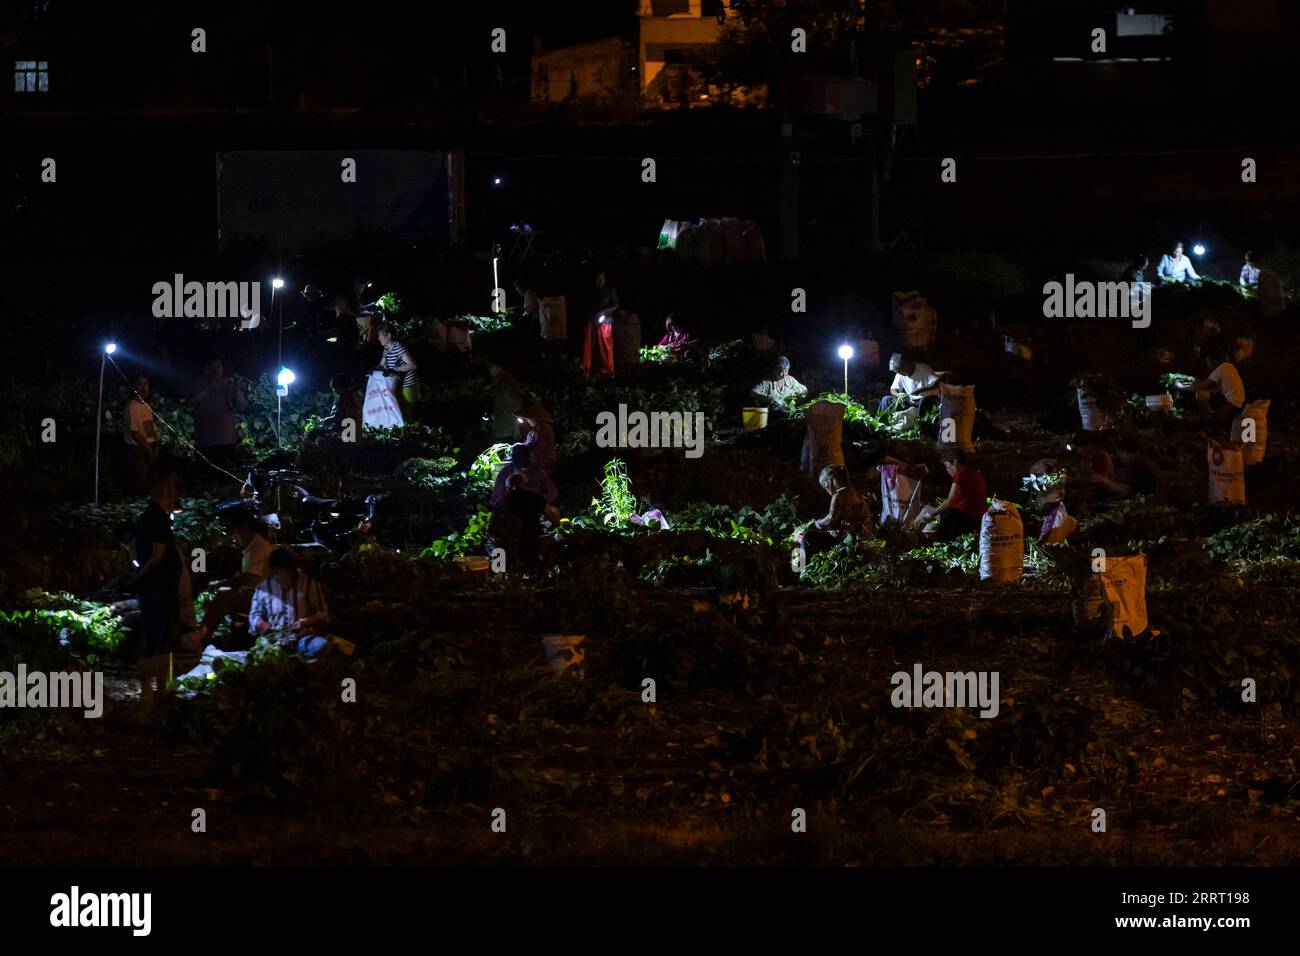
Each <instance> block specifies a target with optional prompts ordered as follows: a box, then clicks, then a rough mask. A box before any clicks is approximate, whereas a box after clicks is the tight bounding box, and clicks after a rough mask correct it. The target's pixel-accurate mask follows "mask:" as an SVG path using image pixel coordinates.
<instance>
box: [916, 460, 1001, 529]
mask: <svg viewBox="0 0 1300 956" xmlns="http://www.w3.org/2000/svg"><path fill="white" fill-rule="evenodd" d="M943 467H944V469H945V470H946V471H947V472H948V476H949V477H950V478H952V486H951V487H950V488H949V489H948V497H947V498H945V499H944V500H943V501H942V502H941V503H940V504H939V505H938V506H937V507H936V506H934V505H927V506H926V507H924V508H922V509H921V513H920V514H919V515H917V519H916V520H917V521H919V522H921V523H925V522H928V521H931V520H932V519H934V518H935V517H936V516H937V517H938V518H939V530H938V533H937V534H936V535H935V538H936V539H937V540H939V541H952V540H955V539H956V538H960V537H961V536H962V535H964V534H967V533H969V532H971V531H978V530H979V526H980V521H981V520H982V519H983V517H984V512H985V511H987V510H988V497H989V489H988V484H987V483H986V482H985V481H984V473H983V472H982V471H980V470H979V469H978V468H976V467H975V465H974V464H973V463H971V462H970V461H969V460H968V459H967V457H966V453H965V452H964V451H962V450H961V449H960V448H954V449H951V450H948V451H945V452H944V454H943Z"/></svg>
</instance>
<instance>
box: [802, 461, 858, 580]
mask: <svg viewBox="0 0 1300 956" xmlns="http://www.w3.org/2000/svg"><path fill="white" fill-rule="evenodd" d="M818 480H819V481H820V483H821V486H822V488H824V489H825V490H826V493H827V494H828V495H830V496H831V504H830V510H829V511H827V512H826V515H825V517H822V518H818V519H817V520H816V521H814V522H813V523H812V524H811V525H810V526H809V527H808V528H807V529H806V530H805V531H804V533H803V534H802V535H801V536H800V538H799V550H800V551H801V552H802V555H803V565H802V566H803V567H805V568H806V567H807V566H808V559H809V558H811V557H812V556H813V555H814V554H817V553H819V552H821V551H825V550H827V549H828V548H832V547H834V546H835V545H836V544H838V543H839V542H840V541H843V540H844V539H845V538H846V537H853V538H855V539H859V540H860V539H862V538H869V537H871V506H870V505H869V504H868V503H867V499H866V498H864V497H862V493H861V492H860V491H858V490H857V489H856V488H854V487H853V486H852V485H850V484H849V476H848V473H847V472H845V470H844V469H843V468H842V467H840V466H838V465H827V466H826V467H825V468H823V469H822V470H821V475H820V476H819V478H818Z"/></svg>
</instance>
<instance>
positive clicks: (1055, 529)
mask: <svg viewBox="0 0 1300 956" xmlns="http://www.w3.org/2000/svg"><path fill="white" fill-rule="evenodd" d="M1077 527H1079V519H1078V518H1075V517H1074V516H1073V515H1071V514H1070V513H1069V512H1068V511H1066V510H1065V502H1061V503H1060V504H1059V505H1057V506H1056V507H1055V508H1053V509H1052V510H1051V512H1050V513H1049V514H1048V515H1047V517H1046V518H1044V519H1043V527H1042V530H1041V531H1039V532H1038V541H1039V543H1040V544H1060V543H1061V542H1062V541H1064V540H1065V539H1066V538H1068V537H1069V536H1070V534H1071V532H1073V531H1074V529H1075V528H1077Z"/></svg>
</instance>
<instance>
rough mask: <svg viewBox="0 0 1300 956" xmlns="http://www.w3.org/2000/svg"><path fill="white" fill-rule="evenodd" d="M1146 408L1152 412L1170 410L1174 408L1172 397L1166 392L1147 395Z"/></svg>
mask: <svg viewBox="0 0 1300 956" xmlns="http://www.w3.org/2000/svg"><path fill="white" fill-rule="evenodd" d="M1147 408H1148V409H1150V410H1151V411H1153V412H1172V411H1173V410H1174V397H1173V396H1172V395H1170V394H1169V393H1168V392H1161V393H1160V394H1159V395H1148V396H1147Z"/></svg>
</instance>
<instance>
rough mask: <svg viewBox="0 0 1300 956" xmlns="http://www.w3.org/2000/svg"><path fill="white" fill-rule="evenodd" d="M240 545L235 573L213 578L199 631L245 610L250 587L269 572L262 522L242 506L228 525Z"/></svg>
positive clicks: (249, 601)
mask: <svg viewBox="0 0 1300 956" xmlns="http://www.w3.org/2000/svg"><path fill="white" fill-rule="evenodd" d="M230 530H231V531H232V532H233V533H234V535H235V538H236V539H237V540H238V541H239V543H240V544H242V545H243V546H244V553H243V556H242V557H241V559H240V563H239V573H238V574H236V575H234V576H232V577H230V578H228V579H227V580H225V581H215V582H213V587H215V588H216V589H217V593H216V594H214V595H213V596H212V600H211V601H210V602H209V603H208V607H207V610H206V611H204V613H203V633H204V634H205V635H207V636H210V635H211V634H212V632H213V631H214V630H216V628H217V626H218V625H220V624H222V623H223V622H224V621H225V620H226V618H227V617H230V616H233V615H235V614H247V613H248V610H249V608H250V607H252V604H253V591H254V590H255V589H256V588H257V586H258V585H259V584H261V583H262V582H263V581H265V580H266V579H267V578H269V577H270V576H271V563H270V560H271V552H272V551H273V550H275V549H274V548H273V547H272V546H271V542H269V541H267V540H266V537H265V535H263V533H262V525H261V524H260V523H259V522H258V521H257V519H255V518H254V517H253V516H252V515H251V514H249V513H248V512H246V511H243V510H242V509H241V510H239V511H237V512H236V515H235V519H234V522H233V523H232V526H231V529H230Z"/></svg>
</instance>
